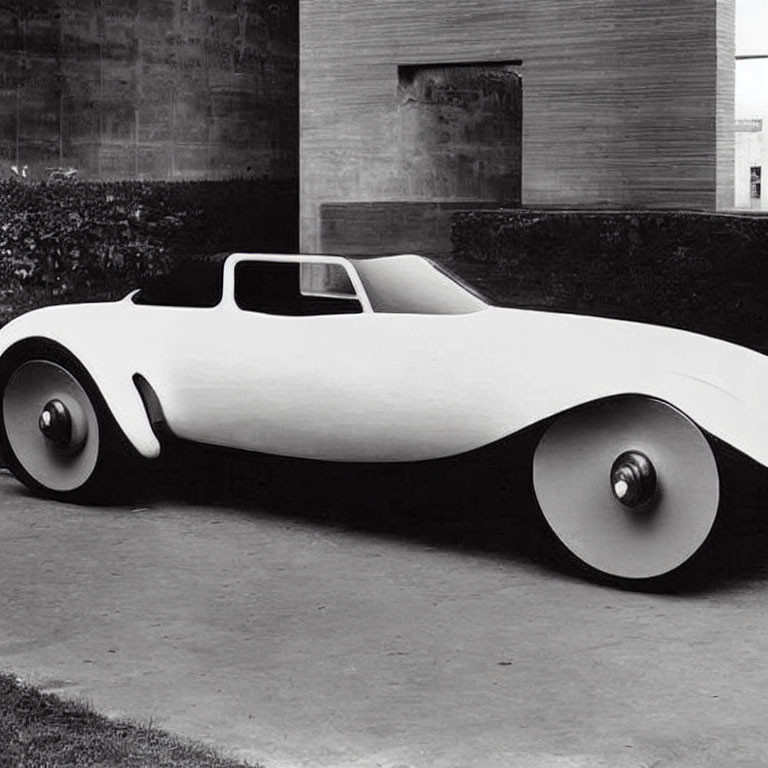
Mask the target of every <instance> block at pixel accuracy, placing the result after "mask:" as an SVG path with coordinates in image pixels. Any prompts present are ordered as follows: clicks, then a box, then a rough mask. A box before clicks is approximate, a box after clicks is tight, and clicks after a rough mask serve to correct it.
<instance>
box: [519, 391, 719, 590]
mask: <svg viewBox="0 0 768 768" xmlns="http://www.w3.org/2000/svg"><path fill="white" fill-rule="evenodd" d="M632 450H634V451H641V452H642V453H644V454H645V455H646V456H648V458H649V459H650V460H651V462H652V463H653V466H654V468H655V470H656V473H657V482H658V486H657V492H656V494H655V496H654V497H653V499H652V500H651V501H650V502H648V504H646V505H644V506H643V507H641V508H637V509H630V508H628V507H626V506H624V505H623V504H622V503H621V502H620V501H618V500H617V499H616V498H615V497H614V495H613V493H612V490H611V484H610V477H609V476H610V471H611V466H612V464H613V462H614V461H615V459H616V458H617V457H618V456H620V455H621V454H622V453H623V452H625V451H632ZM533 481H534V488H535V491H536V497H537V499H538V501H539V505H540V507H541V510H542V512H543V513H544V516H545V518H546V520H547V522H548V523H549V525H550V527H551V528H552V530H553V531H554V533H555V534H556V535H557V537H558V538H559V539H560V541H561V542H562V543H563V544H564V545H565V546H566V547H567V548H568V549H569V550H570V551H571V552H573V554H575V555H576V556H577V557H578V558H579V559H581V560H582V561H583V562H585V563H587V564H588V565H590V566H591V567H593V568H595V569H597V570H599V571H602V572H604V573H606V574H610V575H612V576H616V577H621V578H626V579H647V578H653V577H657V576H661V575H664V574H666V573H669V572H670V571H672V570H674V569H675V568H677V567H679V566H680V565H682V564H683V563H685V562H686V561H687V560H688V559H689V558H690V557H691V556H692V555H694V554H695V553H696V551H697V550H698V549H699V548H700V547H701V545H702V544H703V543H704V541H705V540H706V539H707V537H708V535H709V533H710V531H711V529H712V526H713V524H714V522H715V517H716V515H717V510H718V504H719V494H720V486H719V478H718V472H717V465H716V463H715V458H714V455H713V453H712V450H711V448H710V446H709V443H708V442H707V439H706V438H705V437H704V435H703V434H702V433H701V431H700V430H699V429H698V427H697V426H696V425H695V424H694V423H693V422H692V421H691V420H690V419H688V418H687V417H686V416H685V415H684V414H682V413H681V412H680V411H678V410H677V409H676V408H673V407H672V406H670V405H668V404H666V403H663V402H661V401H658V400H653V399H650V398H644V397H639V396H637V397H626V398H620V399H616V400H613V401H605V402H601V403H596V404H593V405H590V406H587V407H585V408H583V409H578V410H575V411H572V412H570V413H567V414H565V415H563V416H561V417H560V418H558V419H557V420H556V421H555V422H554V423H553V424H552V426H551V427H550V428H549V429H548V430H547V431H546V432H545V434H544V436H543V437H542V439H541V441H540V443H539V445H538V447H537V449H536V453H535V456H534V463H533Z"/></svg>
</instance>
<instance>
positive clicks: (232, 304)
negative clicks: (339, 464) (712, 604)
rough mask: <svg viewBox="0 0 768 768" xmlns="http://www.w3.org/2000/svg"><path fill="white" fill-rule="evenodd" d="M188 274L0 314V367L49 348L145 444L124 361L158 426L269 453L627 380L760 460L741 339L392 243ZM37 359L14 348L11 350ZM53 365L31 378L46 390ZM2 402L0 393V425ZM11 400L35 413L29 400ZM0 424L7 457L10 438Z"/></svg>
mask: <svg viewBox="0 0 768 768" xmlns="http://www.w3.org/2000/svg"><path fill="white" fill-rule="evenodd" d="M206 275H207V276H206ZM206 275H203V276H202V277H201V278H200V280H202V281H203V282H204V281H205V280H210V281H212V282H211V284H210V286H208V287H209V288H211V290H210V291H208V294H206V295H203V294H205V291H203V292H202V293H201V294H200V295H197V293H199V291H198V288H199V287H200V286H197V287H194V286H193V289H192V290H191V293H189V292H188V294H189V295H181V296H180V295H178V293H174V291H173V290H172V288H173V286H172V285H171V286H170V290H169V284H168V282H167V281H166V286H165V294H163V291H162V290H160V291H159V293H158V292H157V291H156V292H155V294H154V295H153V294H152V291H151V290H149V292H147V291H143V292H139V293H138V294H136V293H134V294H131V295H130V296H128V297H126V298H125V299H123V300H122V301H117V302H109V303H100V304H85V305H72V306H58V307H51V308H47V309H42V310H37V311H34V312H30V313H28V314H27V315H24V316H22V317H20V318H17V319H16V320H14V321H13V322H11V323H10V324H8V325H7V326H6V327H5V328H3V329H2V330H0V371H2V370H5V369H3V367H2V361H3V360H4V359H6V360H7V359H8V356H9V355H11V353H12V352H13V351H14V350H16V351H17V352H18V350H19V349H22V350H23V349H24V345H28V344H30V343H31V341H30V340H36V339H38V340H39V339H45V340H48V341H49V342H52V343H53V344H54V345H56V346H57V347H60V348H61V349H63V350H66V351H67V352H68V353H69V354H70V355H72V356H73V357H74V358H75V359H76V360H77V361H79V363H80V364H81V365H82V367H83V369H84V370H85V371H87V375H89V376H90V378H91V379H92V384H93V386H94V387H95V388H96V389H97V390H98V392H99V393H100V395H101V396H102V397H103V400H104V403H105V404H106V407H107V409H108V411H109V412H110V413H111V415H112V416H113V417H114V420H115V422H116V424H117V425H118V427H119V429H120V430H121V431H122V432H123V433H124V435H125V437H126V438H127V439H128V441H129V442H130V444H131V445H132V446H133V447H134V448H135V449H136V451H137V452H138V453H139V454H140V455H141V456H143V457H145V458H153V457H155V456H157V455H158V453H159V451H160V444H159V442H158V439H157V437H156V435H155V434H154V432H153V429H152V425H151V422H150V417H149V416H148V413H147V408H146V405H145V403H144V402H143V401H142V397H141V396H140V393H139V390H138V389H137V386H136V383H135V376H136V375H137V374H138V375H140V376H141V377H142V378H143V380H144V381H146V382H147V383H148V384H149V386H150V387H151V391H152V392H153V393H154V396H156V399H157V403H156V405H159V408H160V409H161V411H162V416H163V419H164V421H165V423H166V425H167V428H168V429H169V430H170V431H171V432H172V433H174V434H175V435H177V436H178V437H181V438H184V439H187V440H192V441H197V442H202V443H208V444H214V445H221V446H226V447H231V448H238V449H244V450H249V451H258V452H264V453H272V454H277V455H282V456H289V457H299V458H309V459H318V460H331V461H344V462H407V461H423V460H430V459H437V458H441V457H446V456H452V455H457V454H461V453H464V452H467V451H471V450H474V449H477V448H480V447H482V446H485V445H488V444H490V443H494V442H496V441H498V440H500V439H502V438H506V437H509V436H510V435H514V434H515V433H516V432H518V431H520V430H522V429H524V428H526V427H529V426H531V425H534V424H537V423H539V422H542V421H543V420H545V419H550V418H551V417H556V416H557V415H558V414H563V413H567V412H570V411H572V410H573V409H576V408H578V407H580V406H584V405H586V404H588V403H594V402H598V401H605V400H610V399H612V398H615V397H618V396H627V395H633V396H636V397H640V398H645V399H647V400H654V401H660V402H663V403H665V404H668V405H669V406H672V407H673V408H674V409H675V410H676V411H678V412H680V413H681V414H683V415H684V416H685V418H686V419H688V420H690V422H691V423H692V424H695V425H696V426H697V428H698V429H700V430H703V431H704V432H708V433H710V434H712V435H715V436H717V437H718V438H720V439H721V440H723V441H724V442H726V443H728V444H730V445H732V446H733V447H734V448H736V449H738V450H740V451H742V452H743V453H745V454H747V455H748V456H751V457H752V458H753V459H754V460H755V461H757V462H759V463H760V464H762V465H764V466H768V396H767V395H766V392H768V358H766V357H765V356H763V355H760V354H758V353H756V352H753V351H751V350H749V349H745V348H742V347H739V346H737V345H734V344H730V343H727V342H723V341H718V340H715V339H712V338H708V337H705V336H701V335H697V334H693V333H688V332H683V331H677V330H672V329H668V328H663V327H658V326H652V325H645V324H639V323H630V322H622V321H615V320H608V319H601V318H594V317H585V316H574V315H567V314H559V313H551V312H543V311H529V310H519V309H505V308H499V307H493V306H489V305H488V304H486V303H485V302H484V301H482V300H481V299H480V298H478V297H476V296H475V295H474V294H472V293H471V292H470V291H468V290H467V289H466V288H465V287H463V286H461V285H460V284H458V283H457V282H455V281H454V280H452V279H451V278H450V277H449V276H447V275H446V274H444V273H443V272H442V271H441V270H439V269H438V268H436V267H435V266H434V265H432V264H430V263H429V262H427V261H425V260H423V259H421V258H419V257H417V256H411V255H407V256H396V257H386V258H380V259H365V260H354V259H344V258H339V257H328V256H298V255H297V256H283V255H263V254H262V255H258V254H232V255H230V256H229V257H228V258H227V259H226V260H223V261H222V262H220V263H213V262H211V263H210V264H209V265H208V272H207V273H206ZM182 277H183V274H182ZM172 279H173V278H171V280H172ZM180 279H181V278H180ZM195 285H197V284H195ZM196 292H197V293H196ZM182 293H183V292H182ZM211 296H214V300H211ZM42 356H43V357H44V355H42ZM40 357H41V353H40V352H39V350H38V351H34V348H33V353H31V359H39V358H40ZM20 359H22V360H23V359H26V358H25V357H24V356H23V355H22V357H21V358H20ZM16 362H17V363H18V361H16ZM56 364H57V365H63V363H61V361H60V360H58V361H57V362H56ZM17 367H18V366H17ZM63 367H64V368H66V365H64V366H63ZM6 368H8V366H6ZM40 370H42V371H45V370H46V369H45V368H41V369H40ZM27 372H29V370H28V371H27ZM11 373H12V371H7V370H5V374H4V375H5V376H6V381H0V388H1V387H4V386H5V385H6V384H7V378H8V376H9V375H11ZM56 380H57V379H56V376H53V377H52V382H51V383H49V382H46V386H45V387H42V389H41V391H45V392H46V393H49V394H50V391H55V390H56V386H58V385H57V384H56ZM18 381H21V378H19V379H17V382H18ZM19 386H20V385H19ZM17 389H18V386H17ZM85 389H86V390H87V389H88V387H86V388H85ZM145 394H146V393H145ZM50 399H52V400H57V399H60V398H56V397H53V396H51V398H50ZM17 401H19V397H18V396H17ZM15 402H16V401H13V400H12V399H9V400H8V402H7V403H6V406H5V407H6V409H7V411H8V413H6V415H5V421H6V422H8V416H9V414H10V412H12V411H13V410H14V408H16V407H17V406H16V405H15V404H14V403H15ZM21 402H22V403H23V407H24V409H27V408H29V413H30V414H33V415H34V416H35V419H37V416H38V415H39V414H41V413H42V410H43V409H44V407H45V406H46V405H47V403H43V402H40V403H32V404H31V405H30V404H29V403H27V402H26V400H24V398H23V397H22V398H21ZM52 407H53V410H52V411H51V414H53V416H56V413H57V412H58V411H56V408H58V406H57V405H56V406H55V407H54V406H52ZM73 407H75V406H73ZM59 410H60V409H59ZM97 410H98V409H97ZM64 411H66V408H64ZM38 412H39V413H38ZM24 413H26V410H24ZM49 415H50V414H49ZM19 418H22V417H21V416H20V417H19ZM24 418H26V416H24ZM30 418H31V417H30ZM44 418H45V419H47V418H48V417H44ZM56 418H58V417H56ZM66 418H69V419H70V420H72V418H73V416H72V414H65V416H62V419H64V420H65V421H66ZM76 421H77V419H75V422H76ZM62 423H63V424H64V426H63V427H62V426H61V425H59V424H58V422H56V424H54V426H53V427H49V428H48V432H47V433H46V432H45V431H44V430H43V427H42V425H38V424H37V422H35V424H33V425H31V426H30V427H29V435H26V436H25V437H24V440H26V441H27V442H25V443H24V446H25V448H24V449H25V451H26V452H27V453H30V452H31V453H34V449H35V446H36V445H37V443H39V446H40V450H41V451H47V452H48V453H50V452H51V451H54V452H55V451H56V450H60V451H66V450H70V448H71V446H70V448H65V449H61V448H57V447H56V445H55V444H54V443H53V442H52V435H53V436H54V437H56V439H57V440H58V441H59V442H61V441H62V440H64V438H65V437H66V434H67V433H66V426H67V425H66V423H64V422H62ZM73 423H74V422H73ZM75 427H77V424H76V423H75ZM38 428H39V429H38ZM35 430H38V431H39V432H40V434H39V435H38V434H37V432H36V431H35ZM52 430H53V431H52ZM56 430H59V431H58V432H56ZM5 432H7V430H4V434H5ZM54 433H55V434H54ZM31 435H34V437H32V436H31ZM4 439H5V443H6V449H8V447H9V442H10V444H11V445H10V448H11V453H12V454H13V445H12V444H13V439H14V435H9V434H5V438H4ZM19 440H21V438H19ZM30 441H31V442H30ZM35 441H37V442H35ZM22 442H23V441H22ZM19 444H20V445H21V442H20V443H19ZM58 455H59V454H54V456H58ZM61 455H62V456H69V454H66V453H62V454H61ZM56 461H58V459H56ZM67 461H69V459H67ZM12 466H14V465H13V464H12ZM35 471H36V467H35V466H34V463H33V465H32V466H31V467H22V471H21V472H19V474H21V475H22V479H23V480H25V481H27V482H28V481H29V478H30V476H31V477H32V479H33V481H35V482H34V484H36V486H37V490H40V486H42V489H43V490H46V486H45V483H44V482H42V481H41V480H40V478H39V477H36V475H35ZM608 471H609V468H606V477H607V473H608ZM72 482H73V483H74V484H75V485H77V481H72ZM606 482H607V481H606ZM64 484H65V485H66V482H65V483H64ZM48 490H53V491H57V489H48ZM70 490H73V491H76V490H77V488H74V489H69V488H66V489H65V492H69V491H70ZM57 492H59V493H61V492H62V491H61V490H60V489H59V490H58V491H57ZM662 570H663V567H662ZM641 571H642V569H641ZM652 575H656V574H652ZM642 576H643V574H642V573H641V577H642Z"/></svg>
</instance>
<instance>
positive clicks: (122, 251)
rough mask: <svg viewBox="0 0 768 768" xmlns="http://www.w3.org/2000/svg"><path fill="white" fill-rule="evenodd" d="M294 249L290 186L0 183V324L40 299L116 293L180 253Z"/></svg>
mask: <svg viewBox="0 0 768 768" xmlns="http://www.w3.org/2000/svg"><path fill="white" fill-rule="evenodd" d="M297 247H298V194H297V189H296V186H295V185H293V184H282V183H269V182H252V181H246V180H232V181H210V182H209V181H205V182H135V181H127V182H104V183H97V182H94V183H90V182H78V183H68V182H61V183H47V184H46V183H36V184H25V183H21V182H17V181H8V182H4V183H0V325H2V324H3V323H5V322H7V321H8V320H10V319H11V318H12V317H14V316H16V315H17V314H19V313H21V312H23V311H26V310H28V309H31V308H33V307H36V306H42V305H45V304H54V303H61V302H73V301H87V300H98V299H104V298H114V297H117V296H120V295H122V294H124V293H126V292H127V291H128V290H130V289H131V288H133V287H135V286H136V284H137V283H139V282H141V280H142V279H144V278H147V277H152V276H154V275H156V274H158V273H159V272H162V271H164V270H166V269H168V267H169V266H170V265H171V264H172V263H173V261H174V260H175V259H176V258H178V257H180V256H184V255H192V254H206V253H216V252H219V251H226V250H251V251H277V252H280V251H295V250H296V248H297Z"/></svg>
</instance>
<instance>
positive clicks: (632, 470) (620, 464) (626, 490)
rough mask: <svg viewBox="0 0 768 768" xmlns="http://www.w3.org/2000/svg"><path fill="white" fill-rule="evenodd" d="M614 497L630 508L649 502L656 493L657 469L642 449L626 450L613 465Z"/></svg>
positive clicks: (612, 486)
mask: <svg viewBox="0 0 768 768" xmlns="http://www.w3.org/2000/svg"><path fill="white" fill-rule="evenodd" d="M611 491H612V492H613V498H614V499H616V501H618V502H619V503H621V504H622V505H623V506H625V507H628V508H629V509H636V508H637V507H641V506H643V505H644V504H647V503H648V502H649V501H650V500H651V499H652V498H653V497H654V495H655V494H656V470H655V469H654V468H653V464H652V463H651V460H650V459H649V458H648V457H647V456H646V455H645V454H644V453H641V452H640V451H626V452H624V453H622V454H621V456H619V458H618V459H616V461H614V462H613V467H611Z"/></svg>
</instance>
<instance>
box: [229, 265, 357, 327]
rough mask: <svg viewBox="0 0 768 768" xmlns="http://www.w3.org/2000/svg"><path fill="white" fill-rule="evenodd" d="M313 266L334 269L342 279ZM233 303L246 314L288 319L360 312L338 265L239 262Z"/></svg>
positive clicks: (353, 294) (331, 270) (350, 284)
mask: <svg viewBox="0 0 768 768" xmlns="http://www.w3.org/2000/svg"><path fill="white" fill-rule="evenodd" d="M307 267H309V269H307ZM316 267H320V268H322V267H338V268H339V269H340V270H341V273H343V276H342V274H341V273H339V272H338V271H337V270H333V269H329V270H323V269H316ZM344 278H346V281H347V283H345V282H344ZM235 303H236V304H237V306H238V307H240V309H243V310H245V311H248V312H264V313H266V314H270V315H286V316H292V317H306V316H312V315H342V314H358V313H360V312H362V311H363V307H362V305H361V304H360V301H359V300H358V299H357V297H356V295H355V291H354V287H353V286H352V283H351V281H350V280H349V275H347V274H346V270H344V268H343V267H342V266H341V265H340V264H314V263H312V264H309V263H305V264H300V263H298V262H272V261H242V262H240V263H239V264H237V265H236V266H235Z"/></svg>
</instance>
